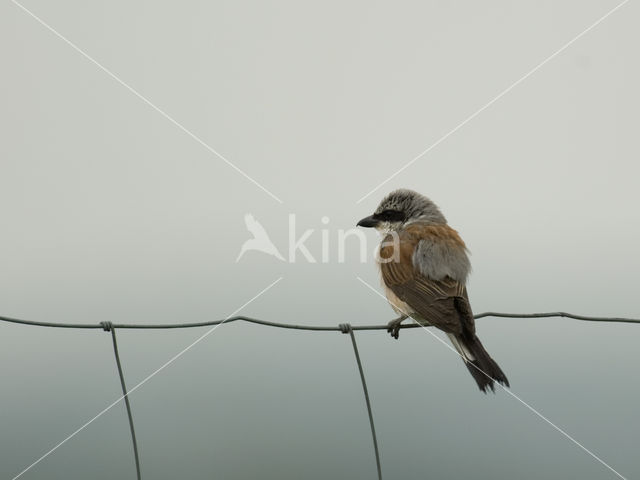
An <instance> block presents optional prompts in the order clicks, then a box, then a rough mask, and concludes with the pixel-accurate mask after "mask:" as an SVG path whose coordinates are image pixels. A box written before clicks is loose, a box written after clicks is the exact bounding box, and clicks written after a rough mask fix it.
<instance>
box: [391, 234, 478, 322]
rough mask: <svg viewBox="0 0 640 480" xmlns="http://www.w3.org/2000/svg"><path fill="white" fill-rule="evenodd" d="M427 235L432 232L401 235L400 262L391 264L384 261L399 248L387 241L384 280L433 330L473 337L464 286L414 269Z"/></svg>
mask: <svg viewBox="0 0 640 480" xmlns="http://www.w3.org/2000/svg"><path fill="white" fill-rule="evenodd" d="M425 235H427V238H428V235H429V232H426V231H420V232H418V231H416V230H413V231H409V232H404V233H403V234H400V236H399V243H398V245H397V248H398V249H399V250H398V251H397V252H396V253H397V254H398V255H397V256H396V258H397V261H388V262H384V259H389V258H392V255H393V254H394V252H395V250H394V249H395V248H396V246H395V245H394V244H393V242H392V241H391V239H390V238H389V237H388V238H387V239H385V245H386V246H385V247H383V248H382V249H381V251H380V257H381V259H382V260H383V261H382V262H381V263H380V271H381V273H382V280H383V281H384V283H385V285H386V286H387V288H389V289H391V291H392V292H393V293H394V294H395V295H396V296H397V297H398V298H399V299H400V300H402V301H403V302H405V303H406V304H408V305H409V306H410V307H411V309H412V310H413V311H414V312H415V313H416V314H417V315H419V316H420V317H421V318H423V319H424V320H426V321H428V322H429V323H430V324H432V325H433V326H435V327H437V328H439V329H440V330H443V331H445V332H447V333H453V334H461V333H463V332H469V333H473V332H474V331H475V328H474V320H473V313H472V311H471V306H470V305H469V300H468V296H467V290H466V287H465V285H464V283H463V282H461V281H457V280H455V279H453V278H451V277H450V276H445V277H443V278H440V279H438V280H436V279H434V278H431V277H429V276H427V275H425V274H423V273H422V272H421V271H420V269H419V268H418V267H417V266H416V265H414V262H413V260H414V258H413V257H414V251H415V249H416V248H417V246H418V243H419V242H420V241H421V240H422V239H424V238H425ZM386 240H388V241H386Z"/></svg>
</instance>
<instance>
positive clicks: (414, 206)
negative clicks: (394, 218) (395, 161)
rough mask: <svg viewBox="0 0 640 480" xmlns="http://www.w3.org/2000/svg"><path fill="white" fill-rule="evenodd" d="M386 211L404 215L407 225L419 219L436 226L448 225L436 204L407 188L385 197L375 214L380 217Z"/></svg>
mask: <svg viewBox="0 0 640 480" xmlns="http://www.w3.org/2000/svg"><path fill="white" fill-rule="evenodd" d="M385 210H395V211H398V212H402V213H404V214H405V218H404V222H405V223H406V222H408V221H412V220H418V219H420V221H424V222H429V223H436V224H446V223H447V219H446V218H445V216H444V215H443V214H442V212H441V211H440V209H439V208H438V206H437V205H436V204H435V203H433V202H432V201H431V200H430V199H428V198H427V197H425V196H424V195H421V194H419V193H418V192H414V191H413V190H409V189H407V188H401V189H399V190H394V191H393V192H391V193H390V194H388V195H387V196H386V197H384V198H383V199H382V201H381V202H380V205H378V208H377V209H376V211H375V212H374V215H379V214H380V213H382V212H384V211H385Z"/></svg>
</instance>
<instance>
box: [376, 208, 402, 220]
mask: <svg viewBox="0 0 640 480" xmlns="http://www.w3.org/2000/svg"><path fill="white" fill-rule="evenodd" d="M375 217H376V218H377V219H379V220H382V221H384V222H402V221H404V219H405V215H404V213H403V212H400V211H399V210H383V211H382V212H380V213H376V214H375Z"/></svg>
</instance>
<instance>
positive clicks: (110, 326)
mask: <svg viewBox="0 0 640 480" xmlns="http://www.w3.org/2000/svg"><path fill="white" fill-rule="evenodd" d="M100 326H101V327H102V330H104V331H105V332H110V331H111V330H113V323H111V322H100Z"/></svg>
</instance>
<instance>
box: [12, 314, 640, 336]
mask: <svg viewBox="0 0 640 480" xmlns="http://www.w3.org/2000/svg"><path fill="white" fill-rule="evenodd" d="M485 317H498V318H551V317H565V318H573V319H574V320H584V321H587V322H613V323H640V319H639V318H625V317H592V316H586V315H576V314H574V313H567V312H545V313H502V312H484V313H479V314H477V315H474V318H475V319H479V318H485ZM0 321H2V322H10V323H19V324H21V325H32V326H36V327H52V328H96V329H102V328H103V327H102V324H101V323H64V322H41V321H35V320H23V319H19V318H11V317H3V316H0ZM237 321H244V322H248V323H254V324H257V325H264V326H267V327H275V328H288V329H292V330H310V331H325V332H340V331H341V330H340V327H339V326H335V327H334V326H322V325H304V324H296V323H281V322H270V321H267V320H261V319H258V318H252V317H246V316H244V315H237V316H235V317H229V318H227V319H223V320H210V321H206V322H191V323H113V324H112V325H113V327H114V328H132V329H151V330H154V329H155V330H163V329H173V328H196V327H208V326H213V325H220V324H221V323H231V322H237ZM420 327H421V325H418V324H408V325H401V326H400V328H403V329H404V328H420ZM351 328H352V329H353V330H386V329H387V324H384V325H353V326H352V327H351Z"/></svg>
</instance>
